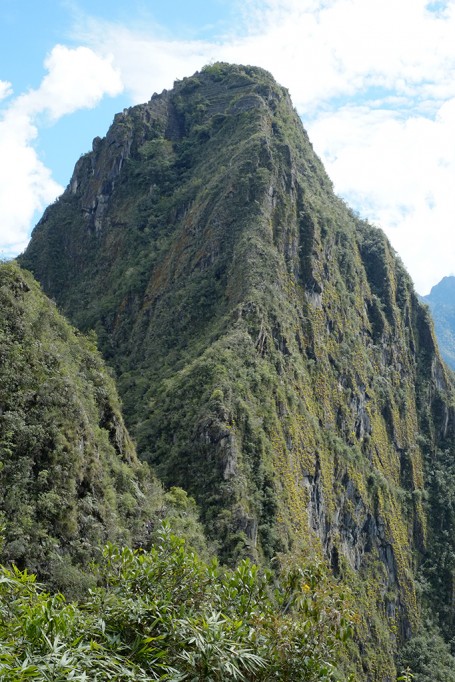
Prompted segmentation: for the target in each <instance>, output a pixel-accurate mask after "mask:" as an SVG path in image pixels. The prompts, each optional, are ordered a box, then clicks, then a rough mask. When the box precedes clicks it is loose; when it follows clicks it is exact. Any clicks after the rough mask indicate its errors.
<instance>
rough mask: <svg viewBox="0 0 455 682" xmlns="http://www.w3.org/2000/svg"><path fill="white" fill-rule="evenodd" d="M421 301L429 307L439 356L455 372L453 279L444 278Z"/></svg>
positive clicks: (454, 283) (454, 284) (454, 294)
mask: <svg viewBox="0 0 455 682" xmlns="http://www.w3.org/2000/svg"><path fill="white" fill-rule="evenodd" d="M422 300H423V301H425V303H427V304H428V305H429V306H430V310H431V314H432V316H433V319H434V329H435V332H436V336H437V339H438V343H439V349H440V351H441V355H442V357H443V358H444V360H445V361H446V362H447V364H448V365H449V367H450V368H451V369H453V370H455V277H454V276H453V275H452V276H449V277H444V278H443V279H442V280H441V281H440V282H439V283H438V284H435V286H434V287H432V289H431V291H430V293H429V294H427V296H422Z"/></svg>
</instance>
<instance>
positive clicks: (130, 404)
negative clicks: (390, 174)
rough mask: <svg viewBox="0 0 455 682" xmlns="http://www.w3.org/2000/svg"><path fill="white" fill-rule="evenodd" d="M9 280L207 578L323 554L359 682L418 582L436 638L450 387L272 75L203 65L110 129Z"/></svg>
mask: <svg viewBox="0 0 455 682" xmlns="http://www.w3.org/2000/svg"><path fill="white" fill-rule="evenodd" d="M21 262H22V264H23V265H24V266H26V267H27V268H30V269H31V270H32V271H33V272H34V273H35V275H36V277H37V278H38V279H39V280H40V281H41V283H42V285H43V287H44V289H45V290H46V292H47V293H49V294H50V295H51V296H52V297H53V298H55V300H56V301H57V303H58V305H59V306H61V308H62V309H63V311H64V312H65V313H67V314H68V315H69V317H70V319H71V320H72V322H73V323H75V324H76V325H77V326H79V327H81V328H82V329H90V328H94V329H96V331H97V334H98V336H99V339H100V343H101V347H102V350H103V353H104V355H105V357H106V358H107V360H108V362H109V363H110V364H111V365H112V366H113V367H114V369H115V372H116V375H117V377H118V385H119V390H120V393H121V395H122V398H123V401H124V404H125V409H126V418H127V422H128V424H129V426H130V428H131V430H132V433H133V434H134V437H135V438H136V439H137V443H138V450H139V453H140V456H141V457H143V458H145V459H147V460H149V461H150V462H152V463H153V464H154V466H155V467H156V470H157V471H158V473H159V475H160V476H161V477H162V479H163V480H164V481H165V482H166V483H167V484H177V485H181V486H183V487H184V488H185V489H187V490H188V491H190V492H191V494H193V495H194V496H195V497H196V499H197V501H198V502H199V504H200V506H201V510H202V516H203V520H204V523H205V526H206V529H207V531H208V533H209V535H210V536H211V537H212V538H213V539H216V540H217V541H218V543H219V547H220V553H221V556H222V557H223V558H225V559H228V560H231V561H233V560H235V559H236V558H237V557H238V556H242V555H245V554H247V555H252V556H253V557H259V558H261V557H264V558H268V557H272V556H274V555H275V554H276V553H277V552H279V551H287V552H298V551H302V549H304V551H306V552H310V551H314V552H319V551H320V552H322V553H323V554H324V555H325V556H326V557H327V559H328V561H329V562H330V564H331V566H332V569H333V572H334V574H335V575H336V576H339V577H341V578H342V579H343V580H345V581H347V582H348V583H350V584H351V585H352V586H353V587H354V589H355V590H356V592H357V595H358V603H359V608H360V609H361V611H362V614H363V616H362V617H363V620H362V623H361V624H360V625H359V630H360V634H359V638H360V639H361V644H360V651H361V652H362V651H363V655H362V665H363V670H364V673H363V674H364V678H365V679H368V680H389V679H392V677H393V675H394V668H393V662H392V654H393V651H394V648H395V645H396V641H397V639H398V640H400V639H405V638H407V637H408V636H409V635H410V633H411V631H413V630H415V629H416V628H417V627H418V624H419V607H418V602H417V596H416V590H415V582H414V578H415V576H416V572H417V570H420V569H422V570H425V571H426V573H425V576H426V578H425V585H427V587H426V589H427V590H428V593H429V595H430V597H429V598H430V599H432V600H433V604H434V605H435V606H436V607H437V608H438V609H439V612H440V613H441V618H442V621H441V622H443V623H445V625H446V627H447V630H448V631H450V628H451V623H452V622H453V609H452V606H450V605H451V604H452V598H451V595H452V590H453V575H454V573H453V571H454V568H455V566H454V563H453V558H451V557H452V556H453V549H454V548H453V538H454V533H453V530H454V526H453V522H454V509H453V508H452V503H451V502H450V501H448V500H449V498H447V499H446V500H444V501H443V498H442V496H443V495H444V494H447V495H450V494H451V493H450V491H449V492H448V490H449V488H450V485H449V488H447V486H448V483H447V482H448V480H449V478H450V476H451V475H452V473H451V471H452V469H453V464H452V460H453V428H454V412H453V398H452V392H453V387H452V385H451V379H450V378H449V377H448V376H447V374H446V371H445V369H444V366H443V364H442V363H441V360H440V357H439V354H438V351H437V348H436V343H435V340H434V335H433V330H432V325H431V321H430V319H429V316H428V314H427V312H426V310H425V308H424V307H422V306H421V305H420V303H419V301H418V299H417V296H416V294H415V292H414V290H413V287H412V283H411V281H410V279H409V277H408V275H407V274H406V272H405V271H404V269H403V267H402V265H401V263H400V261H399V260H398V259H397V257H396V255H395V254H394V253H393V251H392V249H391V247H390V245H389V243H388V241H387V239H386V238H385V236H384V235H383V234H382V232H380V231H379V230H377V229H376V228H374V227H372V226H370V225H369V224H367V223H365V222H363V221H361V220H359V219H358V218H357V217H356V216H355V215H353V213H352V212H351V211H350V210H349V209H348V207H346V205H345V204H344V203H343V202H342V201H341V200H340V199H338V198H337V197H336V196H335V195H334V193H333V190H332V185H331V182H330V180H329V178H328V177H327V175H326V173H325V171H324V169H323V167H322V165H321V163H320V161H319V160H318V158H317V157H316V156H315V154H314V152H313V150H312V147H311V144H310V142H309V140H308V138H307V135H306V133H305V131H304V130H303V128H302V126H301V122H300V120H299V118H298V116H297V114H296V113H295V112H294V110H293V108H292V105H291V102H290V99H289V96H288V94H287V92H286V90H284V89H283V88H282V87H280V86H279V85H277V84H276V83H275V81H274V80H273V79H272V77H271V76H270V75H269V74H268V73H266V72H264V71H262V70H261V69H257V68H252V67H238V66H229V65H225V64H215V65H213V66H210V67H207V68H205V69H204V70H203V71H202V72H201V73H198V74H195V76H193V77H192V78H187V79H184V80H183V81H181V82H178V83H176V85H175V87H174V89H173V90H172V91H170V92H166V91H165V92H163V93H162V94H161V95H154V96H153V97H152V99H151V100H150V102H148V103H147V104H144V105H141V106H138V107H134V108H132V109H129V110H126V111H124V112H123V113H122V114H119V115H118V116H117V117H116V118H115V120H114V123H113V125H112V127H111V129H110V130H109V132H108V134H107V136H106V138H104V139H103V140H101V139H96V140H95V141H94V145H93V151H92V152H91V153H89V154H87V155H85V156H84V157H82V158H81V159H80V160H79V162H78V163H77V165H76V168H75V171H74V175H73V177H72V179H71V182H70V185H69V187H68V188H67V190H66V191H65V193H64V194H63V196H62V197H61V198H60V199H59V201H58V202H57V203H56V204H54V205H53V206H51V207H49V208H48V209H47V211H46V213H45V215H44V216H43V218H42V220H41V221H40V223H39V224H38V226H37V227H36V229H35V231H34V233H33V237H32V240H31V243H30V245H29V247H28V249H27V251H26V252H25V254H24V255H23V257H22V259H21ZM442 472H449V473H448V474H447V476H446V475H445V474H443V473H442ZM454 489H455V488H454ZM450 490H451V488H450ZM450 499H451V498H450ZM362 628H364V629H363V630H362ZM369 642H371V644H369Z"/></svg>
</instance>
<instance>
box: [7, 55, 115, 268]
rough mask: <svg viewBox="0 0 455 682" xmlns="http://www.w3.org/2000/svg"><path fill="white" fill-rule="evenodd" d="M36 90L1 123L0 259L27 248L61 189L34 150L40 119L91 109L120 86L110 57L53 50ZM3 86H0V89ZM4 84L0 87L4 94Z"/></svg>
mask: <svg viewBox="0 0 455 682" xmlns="http://www.w3.org/2000/svg"><path fill="white" fill-rule="evenodd" d="M45 66H46V69H47V71H48V73H47V75H46V76H45V77H44V78H43V81H42V83H41V85H40V87H39V88H37V89H36V90H30V91H29V92H27V93H24V94H21V95H19V96H18V97H16V98H14V99H13V100H12V101H10V103H9V105H7V106H6V108H4V109H3V111H2V116H1V119H0V157H1V158H2V164H1V165H0V206H1V207H2V216H1V224H0V255H2V256H10V255H16V254H17V253H18V252H20V251H21V250H23V248H24V247H25V246H26V244H27V241H28V237H29V232H30V227H31V222H32V219H33V216H34V215H35V214H36V211H40V210H42V209H43V208H44V207H45V206H46V205H47V204H49V203H50V202H52V201H53V200H54V199H55V198H56V197H57V196H58V195H59V194H60V193H61V192H62V190H63V188H62V187H61V186H60V185H59V184H58V183H56V182H55V181H54V180H53V179H52V174H51V171H50V170H49V169H48V168H46V167H45V165H44V164H43V163H42V162H41V161H40V159H39V158H38V155H37V153H36V151H35V149H34V147H33V143H34V140H35V139H36V138H37V136H38V129H39V125H40V122H41V117H42V115H44V116H46V117H47V118H48V119H49V121H51V122H53V121H56V120H57V119H58V118H60V117H61V116H63V115H65V114H70V113H72V112H74V111H76V110H77V109H81V108H88V107H93V106H95V105H96V104H98V102H99V101H100V99H101V98H102V97H103V96H104V95H105V94H108V95H115V94H118V93H119V92H120V91H121V89H122V82H121V79H120V76H119V74H118V72H117V71H116V70H115V69H114V68H113V66H112V63H111V60H110V59H109V58H103V57H100V56H98V55H96V54H95V53H94V52H93V51H92V50H90V49H88V48H86V47H79V48H76V49H69V48H67V47H64V46H62V45H57V46H55V47H54V49H53V50H52V52H51V53H50V55H49V56H48V57H47V59H46V61H45ZM2 86H3V87H2ZM9 91H10V87H9V83H3V82H2V83H1V84H0V93H1V92H3V93H5V94H8V93H9Z"/></svg>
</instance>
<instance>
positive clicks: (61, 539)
mask: <svg viewBox="0 0 455 682" xmlns="http://www.w3.org/2000/svg"><path fill="white" fill-rule="evenodd" d="M0 353H1V362H0V514H1V518H2V520H3V523H4V525H5V541H4V546H3V550H2V555H1V557H2V560H3V561H4V562H8V563H14V564H15V565H16V566H18V567H20V568H27V569H28V570H31V571H33V572H37V573H38V574H39V576H40V578H41V579H44V580H46V581H47V582H48V584H51V585H57V586H58V587H59V588H60V589H65V590H67V591H68V592H70V593H71V592H74V591H75V592H77V591H80V590H83V589H84V588H86V587H87V586H88V585H89V584H90V583H91V581H92V577H91V576H90V573H89V572H87V570H86V569H87V568H88V563H89V562H90V561H91V560H92V559H93V558H94V557H95V556H96V555H97V553H99V549H98V548H99V546H100V543H104V542H106V541H107V540H111V541H117V542H127V543H142V544H143V543H147V542H149V541H150V539H151V537H153V533H154V528H155V526H156V525H157V522H158V521H159V519H160V518H163V517H167V518H168V519H169V522H170V523H172V526H173V527H174V528H175V529H176V530H179V531H180V532H184V533H185V534H186V535H187V537H188V538H189V540H190V542H192V543H193V544H194V545H195V546H197V547H199V548H200V549H201V550H203V551H204V540H203V535H202V532H201V530H200V528H199V527H198V523H197V521H196V518H197V517H196V510H195V509H194V508H192V505H194V503H192V502H191V500H189V499H188V497H187V496H186V494H185V493H184V491H178V490H176V489H174V490H173V491H169V492H168V493H164V492H163V490H162V488H161V486H160V485H159V484H158V483H157V482H155V481H154V480H153V478H152V477H151V475H150V473H149V472H148V469H147V467H146V466H145V465H143V464H140V463H139V461H138V460H137V457H136V453H135V450H134V447H133V444H132V442H131V440H130V438H129V436H128V433H127V431H126V429H125V427H124V424H123V418H122V416H121V412H120V405H119V400H118V397H117V393H116V389H115V386H114V382H113V380H112V378H111V377H110V376H109V374H108V372H107V371H106V368H105V366H104V363H103V361H102V359H101V357H100V355H99V353H98V351H97V350H96V348H95V345H94V342H93V340H92V339H89V338H87V337H85V336H83V335H81V334H79V333H76V331H75V330H74V329H73V328H72V327H70V325H69V324H68V322H66V321H65V320H64V319H63V317H62V316H61V315H60V314H59V313H58V312H57V310H56V308H55V305H54V304H53V303H51V301H49V300H48V299H47V298H46V296H45V295H44V294H43V293H42V292H41V290H40V288H39V286H38V284H37V283H36V282H35V281H34V280H33V278H32V277H31V276H30V274H29V273H26V272H24V271H21V270H20V269H19V268H18V267H17V266H16V265H15V264H14V263H9V264H3V265H0Z"/></svg>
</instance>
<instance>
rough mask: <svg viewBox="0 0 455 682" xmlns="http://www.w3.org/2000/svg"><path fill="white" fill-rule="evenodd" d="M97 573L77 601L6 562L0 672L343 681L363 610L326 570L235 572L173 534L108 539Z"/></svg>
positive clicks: (243, 568)
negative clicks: (355, 620) (340, 672)
mask: <svg viewBox="0 0 455 682" xmlns="http://www.w3.org/2000/svg"><path fill="white" fill-rule="evenodd" d="M96 572H97V577H98V581H99V587H97V588H96V589H95V590H93V591H92V592H91V593H90V596H89V597H88V598H87V599H86V600H85V601H82V602H80V603H71V602H67V601H66V600H65V598H64V597H63V596H62V595H61V594H56V595H51V594H48V593H46V592H44V591H42V589H41V588H40V586H39V585H38V584H37V583H36V581H35V577H34V576H31V575H29V574H28V573H27V572H21V571H19V570H18V569H16V568H13V569H11V570H10V569H7V568H2V569H1V571H0V609H1V613H0V679H2V680H5V681H11V682H13V681H14V682H16V681H18V680H28V679H30V680H32V679H33V680H43V681H44V680H54V681H55V682H58V681H62V682H63V681H64V680H65V681H66V680H99V681H101V680H117V681H120V680H122V681H123V680H135V681H142V680H144V681H145V680H172V681H173V682H178V681H180V680H182V681H183V680H194V681H196V680H206V681H207V682H208V681H209V680H210V681H212V680H213V681H215V680H228V679H229V680H255V681H256V680H258V681H259V680H272V679H280V680H292V681H298V680H305V681H312V680H333V679H337V676H336V670H335V667H334V665H335V662H336V658H337V653H338V651H339V650H340V648H341V647H342V645H343V642H344V641H345V640H346V639H347V638H348V637H349V636H350V634H351V629H352V614H351V612H350V611H349V608H348V604H347V600H346V598H345V597H344V595H343V594H342V593H341V592H340V590H339V588H338V587H337V586H336V585H335V584H334V583H333V581H331V580H330V578H329V577H328V575H327V573H326V572H325V570H324V568H323V567H322V565H319V564H315V565H311V566H309V565H304V564H303V563H299V562H295V561H294V562H290V561H289V560H287V561H286V563H283V564H282V565H280V567H279V570H278V571H277V573H276V574H272V573H271V572H267V571H261V570H260V569H259V568H258V567H257V566H256V565H254V564H252V563H251V562H250V561H249V560H245V561H243V562H242V563H241V564H240V565H239V566H238V567H237V568H236V569H232V570H231V569H225V568H222V567H220V566H219V565H217V564H216V562H212V563H210V564H208V563H205V562H203V561H202V560H201V559H200V558H198V556H197V555H196V554H194V553H192V552H190V551H188V550H187V549H186V548H185V544H184V542H183V541H182V540H180V539H178V538H177V537H176V536H174V535H172V534H171V533H170V532H169V531H168V530H166V529H164V530H163V532H162V533H161V536H160V539H159V541H158V542H157V543H156V545H154V546H153V547H152V549H151V550H150V551H149V552H143V551H137V550H136V551H134V550H131V549H128V548H124V549H120V548H118V547H116V546H114V545H108V546H107V547H106V549H105V551H104V556H103V560H102V562H101V563H100V565H99V566H97V567H96Z"/></svg>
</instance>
